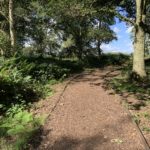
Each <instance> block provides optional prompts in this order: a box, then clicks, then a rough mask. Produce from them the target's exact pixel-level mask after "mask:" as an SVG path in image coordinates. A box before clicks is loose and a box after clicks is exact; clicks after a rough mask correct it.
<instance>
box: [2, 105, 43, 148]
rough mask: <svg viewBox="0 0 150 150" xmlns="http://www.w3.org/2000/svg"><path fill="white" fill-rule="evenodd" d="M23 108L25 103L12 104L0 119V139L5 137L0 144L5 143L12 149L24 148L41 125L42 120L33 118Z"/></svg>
mask: <svg viewBox="0 0 150 150" xmlns="http://www.w3.org/2000/svg"><path fill="white" fill-rule="evenodd" d="M25 108H26V105H25V103H22V104H20V105H18V104H16V105H12V107H11V108H10V109H8V110H7V112H6V116H5V117H4V118H2V119H1V120H0V141H1V142H2V141H4V139H5V144H3V145H1V146H4V145H6V143H7V145H9V147H13V148H12V149H15V150H19V149H25V148H26V147H27V142H28V140H29V139H30V137H31V136H32V134H33V132H34V131H35V130H37V129H38V128H39V127H40V126H41V125H42V123H43V120H42V119H40V118H35V117H34V116H33V115H32V114H31V113H29V112H28V111H27V110H26V109H25ZM6 141H7V142H6ZM0 148H1V149H3V147H0Z"/></svg>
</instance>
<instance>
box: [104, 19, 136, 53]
mask: <svg viewBox="0 0 150 150" xmlns="http://www.w3.org/2000/svg"><path fill="white" fill-rule="evenodd" d="M111 29H112V30H113V31H114V32H115V33H116V35H117V38H118V40H117V41H116V40H114V41H112V42H111V43H109V44H103V45H102V46H101V48H102V49H103V51H104V53H107V52H122V53H128V54H130V53H132V52H133V45H132V40H131V37H130V35H131V31H132V27H130V26H127V25H126V24H125V23H124V22H119V21H118V20H116V24H115V25H113V26H111Z"/></svg>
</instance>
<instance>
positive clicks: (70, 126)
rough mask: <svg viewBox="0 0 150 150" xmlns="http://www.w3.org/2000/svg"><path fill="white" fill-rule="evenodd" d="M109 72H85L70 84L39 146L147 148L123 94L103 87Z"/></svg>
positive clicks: (62, 149)
mask: <svg viewBox="0 0 150 150" xmlns="http://www.w3.org/2000/svg"><path fill="white" fill-rule="evenodd" d="M107 72H108V70H107V71H105V70H103V71H102V70H96V71H93V72H90V73H83V74H82V75H80V76H79V77H77V78H75V79H74V80H73V81H72V82H71V83H70V84H69V85H68V87H67V88H66V90H65V92H64V94H63V97H62V98H61V100H60V102H59V103H58V105H57V107H56V108H55V110H54V111H53V113H52V114H51V116H50V117H49V120H48V121H47V123H46V125H45V127H44V130H45V133H46V131H47V135H45V136H43V137H42V138H41V141H40V142H41V144H40V146H38V147H36V148H35V149H36V150H145V147H144V144H143V143H142V141H141V138H140V134H139V132H138V130H137V129H136V127H135V125H134V124H133V122H132V120H131V118H130V116H129V115H128V113H127V111H126V110H125V108H124V107H123V106H121V105H120V103H119V99H120V97H119V96H117V95H111V94H109V93H108V92H107V91H105V90H104V89H103V88H102V82H103V77H104V75H105V74H106V73H107Z"/></svg>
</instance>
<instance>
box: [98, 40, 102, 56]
mask: <svg viewBox="0 0 150 150" xmlns="http://www.w3.org/2000/svg"><path fill="white" fill-rule="evenodd" d="M100 46H101V42H100V40H98V41H97V50H98V56H99V58H101V55H102V50H101V47H100Z"/></svg>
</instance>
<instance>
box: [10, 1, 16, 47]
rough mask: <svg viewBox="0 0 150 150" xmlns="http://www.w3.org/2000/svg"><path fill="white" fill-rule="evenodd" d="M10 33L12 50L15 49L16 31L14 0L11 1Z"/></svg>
mask: <svg viewBox="0 0 150 150" xmlns="http://www.w3.org/2000/svg"><path fill="white" fill-rule="evenodd" d="M9 32H10V41H11V47H12V49H13V48H14V47H15V30H14V18H13V0H9Z"/></svg>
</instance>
